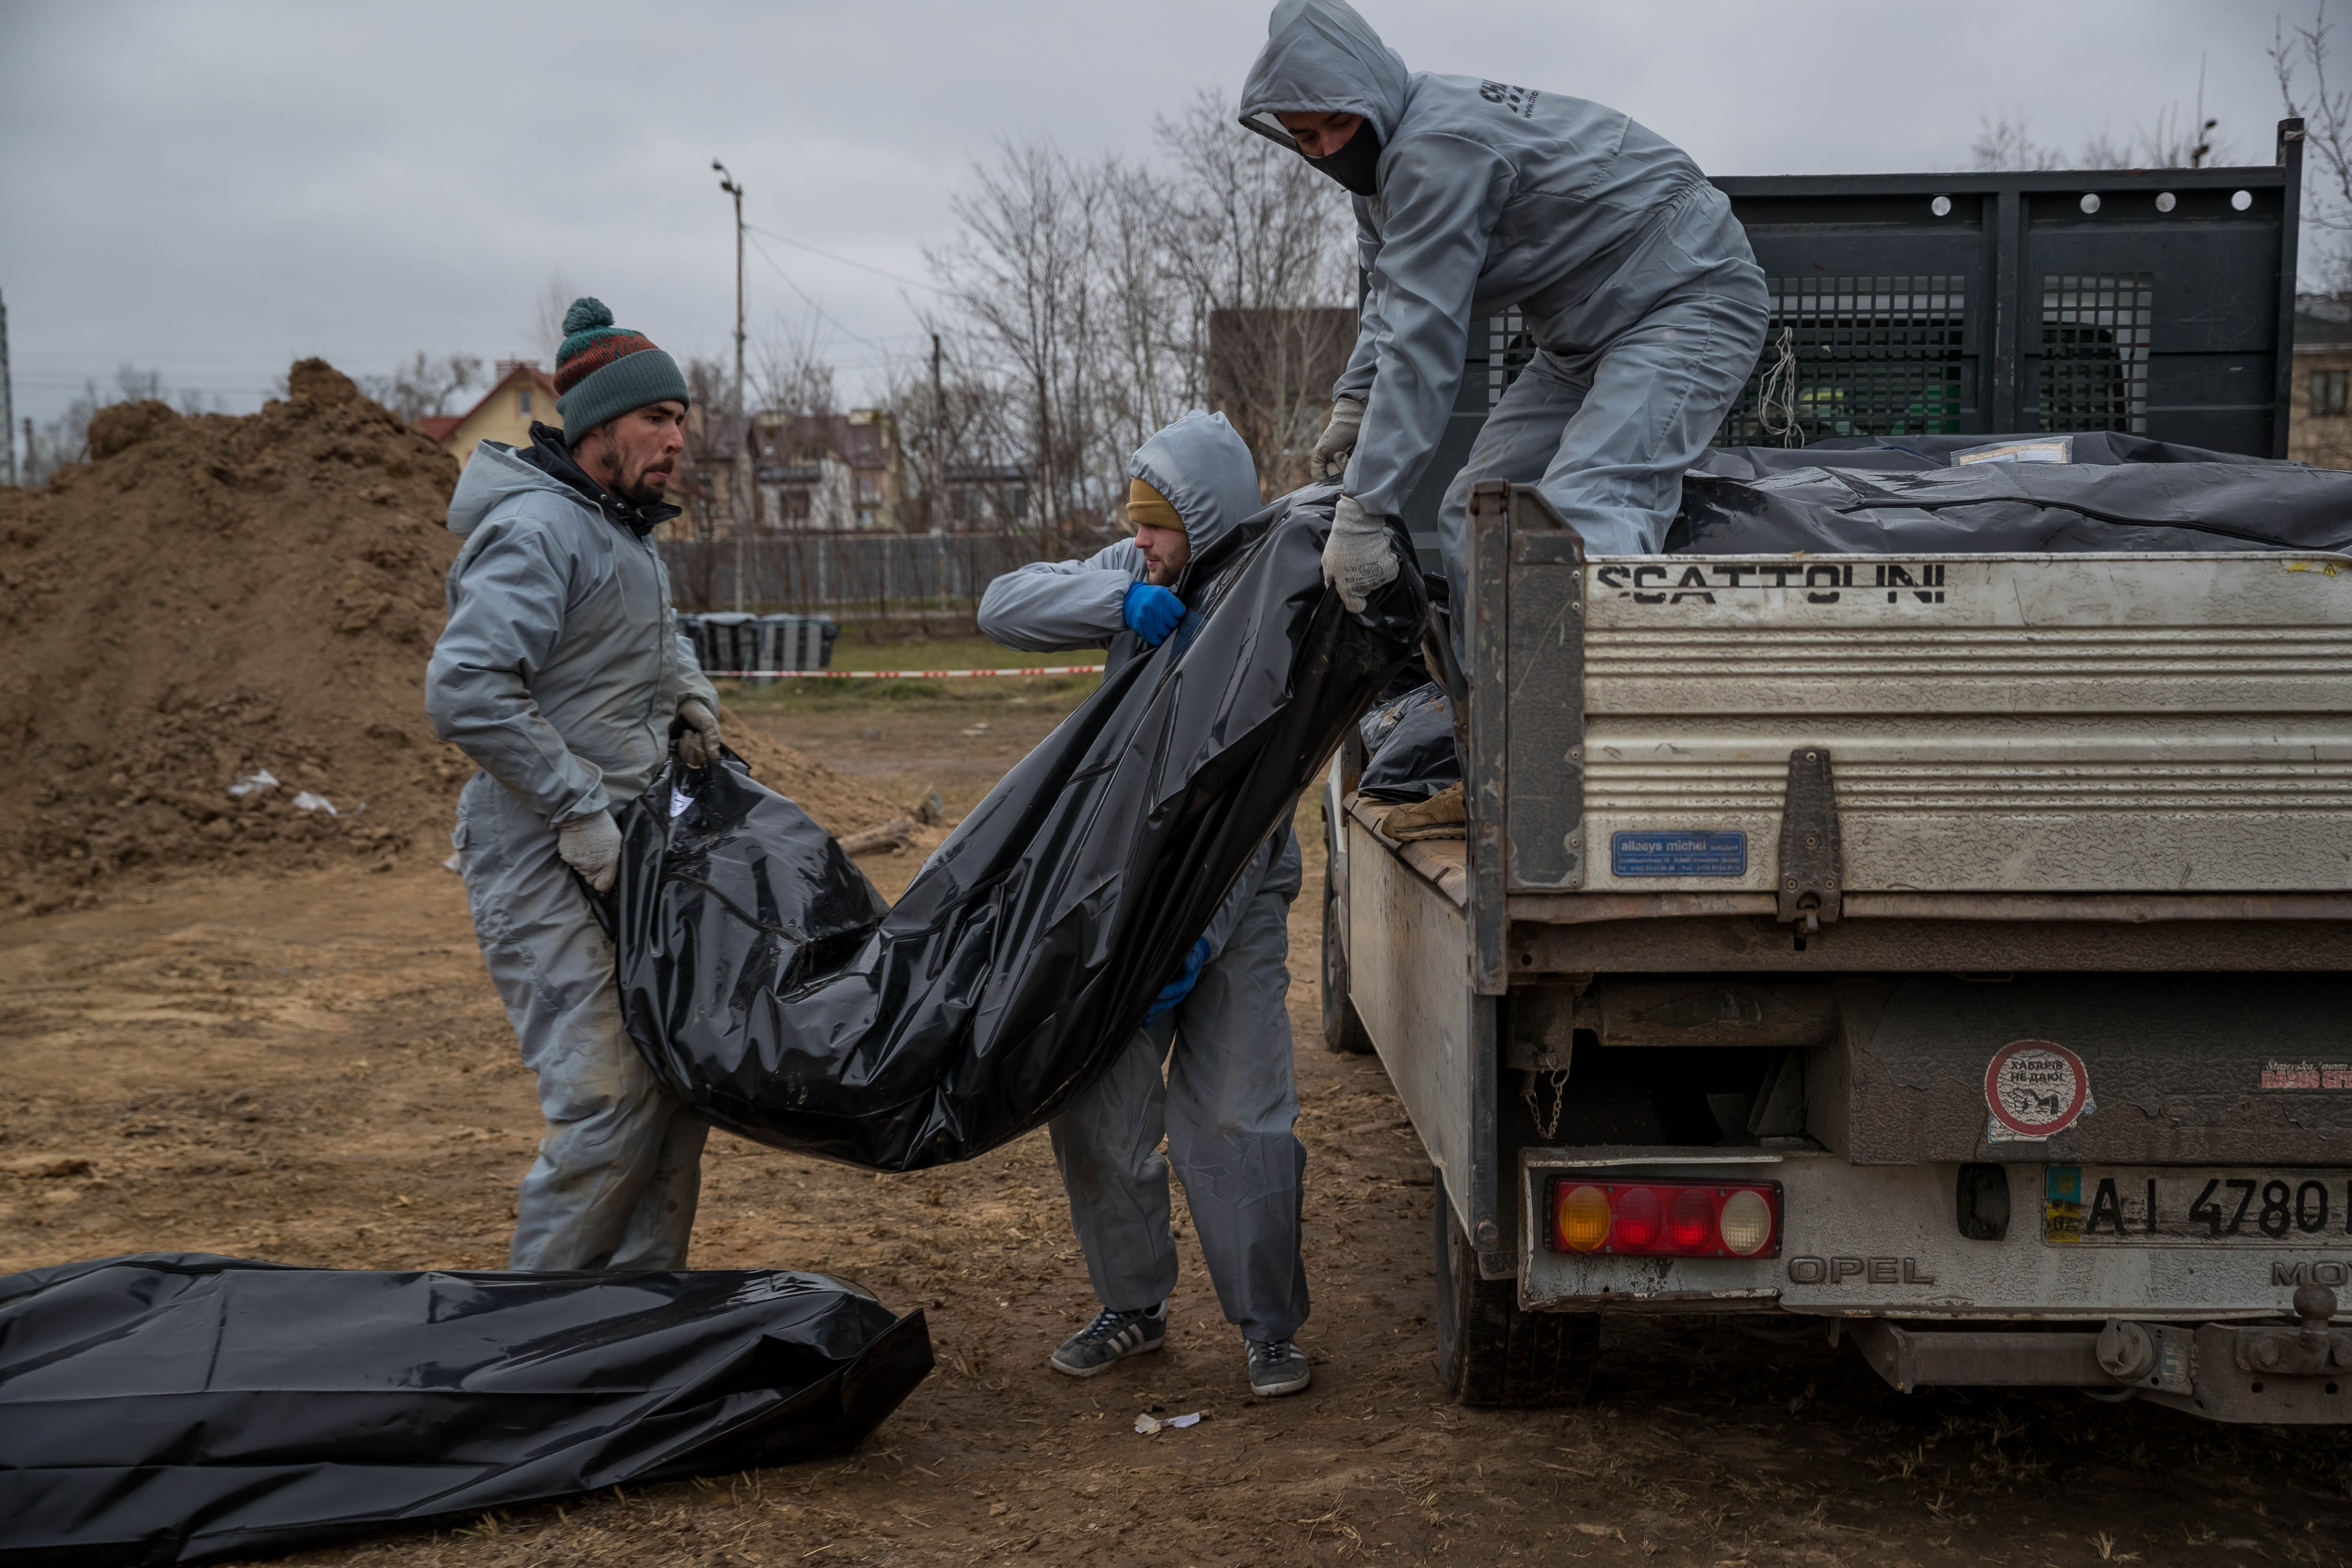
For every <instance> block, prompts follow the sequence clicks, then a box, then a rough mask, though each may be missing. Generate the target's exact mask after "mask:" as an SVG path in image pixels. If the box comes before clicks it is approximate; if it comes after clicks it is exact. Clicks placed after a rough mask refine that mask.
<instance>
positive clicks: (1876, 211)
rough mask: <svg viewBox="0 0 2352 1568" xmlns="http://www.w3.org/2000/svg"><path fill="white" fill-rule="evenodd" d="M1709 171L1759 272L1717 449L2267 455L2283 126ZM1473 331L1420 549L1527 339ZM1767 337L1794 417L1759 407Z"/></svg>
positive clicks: (2272, 426) (1491, 325) (2279, 331)
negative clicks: (1992, 159)
mask: <svg viewBox="0 0 2352 1568" xmlns="http://www.w3.org/2000/svg"><path fill="white" fill-rule="evenodd" d="M1715 184H1717V186H1718V187H1719V188H1720V189H1722V190H1723V191H1724V192H1725V193H1726V194H1727V195H1729V196H1730V197H1731V206H1732V211H1733V213H1734V214H1735V215H1736V216H1738V218H1739V221H1740V222H1741V224H1743V225H1744V226H1746V228H1747V230H1748V244H1749V246H1750V247H1752V248H1753V249H1754V251H1755V253H1756V259H1757V262H1758V264H1759V266H1761V267H1762V268H1763V269H1764V275H1765V279H1766V280H1767V287H1768V289H1769V292H1770V299H1771V312H1772V314H1771V321H1770V325H1769V331H1768V333H1767V341H1766V346H1765V351H1764V353H1763V356H1762V358H1761V359H1760V360H1759V363H1758V365H1757V368H1756V371H1755V373H1754V374H1751V375H1750V376H1749V378H1748V384H1747V386H1746V387H1745V388H1744V389H1743V390H1742V392H1741V393H1740V395H1739V397H1738V400H1737V401H1736V402H1735V403H1734V404H1733V405H1732V409H1731V412H1730V413H1729V415H1728V416H1726V418H1725V420H1724V424H1723V429H1722V432H1721V434H1720V435H1719V436H1718V437H1717V444H1718V445H1723V446H1754V445H1764V446H1769V445H1774V444H1777V443H1779V442H1780V441H1782V440H1783V439H1784V438H1785V439H1789V440H1790V442H1791V444H1796V445H1801V444H1803V443H1804V442H1807V441H1818V440H1822V439H1824V438H1827V437H1839V436H1882V437H1885V436H1891V437H1900V436H1906V435H1920V434H1933V435H1965V434H1978V433H1981V434H1988V435H1992V434H2000V435H2007V434H2011V433H2020V432H2028V431H2036V430H2053V431H2054V430H2116V431H2121V432H2124V433H2125V434H2127V435H2134V436H2146V437H2151V438H2153V439H2156V440H2159V441H2173V442H2179V443H2180V444H2182V445H2185V446H2191V447H2210V448H2211V449H2213V450H2216V451H2222V452H2242V453H2245V454H2247V455H2249V456H2252V457H2263V458H2284V457H2285V456H2286V455H2287V423H2288V411H2289V406H2290V398H2289V393H2288V384H2289V382H2290V381H2291V379H2292V376H2293V373H2294V365H2293V360H2294V348H2293V340H2294V269H2295V249H2296V237H2297V219H2298V216H2299V208H2300V205H2301V202H2302V191H2303V122H2302V121H2300V120H2286V121H2280V122H2279V139H2278V155H2277V161H2276V162H2275V163H2270V164H2263V165H2258V166H2254V167H2251V168H2235V169H2135V170H2083V171H2069V170H2057V171H2049V172H2037V173H2032V174H2027V173H2008V174H1835V175H1829V174H1790V175H1764V176H1739V177H1727V178H1721V179H1717V181H1716V182H1715ZM1484 325H1485V330H1484V331H1479V330H1476V327H1477V324H1476V323H1474V324H1473V331H1471V333H1470V335H1469V350H1468V354H1467V359H1466V363H1465V367H1464V368H1465V374H1464V375H1463V378H1462V384H1461V388H1460V391H1459V393H1458V394H1457V395H1456V396H1455V399H1454V413H1453V416H1452V418H1451V420H1450V421H1449V423H1448V425H1447V426H1446V430H1445V433H1444V437H1442V438H1441V440H1440V442H1439V444H1438V448H1437V451H1436V453H1435V454H1434V455H1433V458H1431V461H1430V465H1429V468H1428V470H1427V471H1426V472H1425V473H1424V474H1423V476H1422V479H1421V482H1420V484H1419V485H1417V486H1416V487H1415V488H1414V489H1413V492H1412V496H1411V497H1410V498H1409V499H1408V500H1406V502H1405V507H1404V519H1405V524H1406V526H1407V528H1408V529H1410V530H1411V531H1412V539H1413V542H1414V544H1415V545H1416V546H1417V547H1419V549H1420V550H1421V552H1422V556H1423V563H1424V564H1425V565H1427V566H1429V567H1431V568H1434V567H1435V566H1436V563H1437V556H1436V545H1437V511H1438V506H1439V504H1440V502H1441V501H1443V500H1444V495H1445V489H1446V486H1447V485H1448V484H1449V483H1451V482H1452V480H1453V479H1454V475H1455V474H1456V473H1458V472H1460V471H1461V468H1462V466H1463V464H1464V462H1465V460H1466V459H1467V458H1468V457H1469V454H1470V444H1471V442H1472V441H1474V440H1475V439H1476V437H1477V434H1478V428H1479V426H1481V425H1483V424H1485V423H1486V412H1487V410H1488V409H1490V408H1492V407H1493V406H1494V405H1495V402H1496V399H1497V398H1499V397H1500V396H1501V395H1502V394H1503V389H1504V388H1505V387H1506V386H1507V385H1509V384H1510V383H1511V381H1512V380H1513V379H1514V378H1515V377H1516V376H1517V374H1518V372H1519V370H1520V368H1521V367H1522V366H1523V365H1525V364H1526V363H1527V362H1528V358H1529V357H1530V356H1531V354H1532V353H1533V345H1532V343H1531V342H1530V341H1529V340H1528V336H1527V333H1526V331H1525V330H1524V327H1523V324H1522V323H1521V322H1520V321H1519V320H1518V317H1517V312H1516V311H1511V312H1507V313H1506V314H1504V315H1499V316H1494V317H1490V318H1488V319H1487V321H1486V322H1485V324H1484ZM1783 345H1785V347H1786V352H1787V353H1788V355H1789V357H1790V360H1791V361H1793V369H1794V386H1793V391H1792V394H1791V396H1790V410H1784V411H1780V412H1782V413H1786V412H1791V411H1792V412H1793V414H1794V416H1795V421H1796V429H1795V430H1794V432H1793V433H1792V434H1791V435H1790V436H1787V437H1784V436H1783V434H1782V433H1781V422H1780V419H1778V418H1776V419H1775V420H1773V421H1772V422H1771V423H1770V424H1769V426H1768V423H1767V421H1766V420H1765V418H1764V417H1763V414H1764V410H1763V407H1762V397H1761V394H1762V384H1763V380H1764V377H1765V375H1766V374H1767V373H1769V371H1770V370H1771V369H1772V368H1773V367H1774V366H1775V365H1776V364H1778V363H1780V357H1781V353H1782V349H1783Z"/></svg>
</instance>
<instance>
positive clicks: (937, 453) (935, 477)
mask: <svg viewBox="0 0 2352 1568" xmlns="http://www.w3.org/2000/svg"><path fill="white" fill-rule="evenodd" d="M0 323H5V317H0ZM947 410H948V400H947V395H946V394H944V393H943V392H941V391H940V335H939V333H937V332H933V333H932V334H931V484H930V489H929V492H927V493H926V494H925V495H924V497H923V521H924V522H925V523H926V524H928V525H929V527H930V529H931V530H932V531H939V529H940V517H939V514H938V513H937V512H935V511H933V510H931V508H932V504H933V503H932V500H931V497H932V495H933V494H936V495H937V496H938V497H939V498H940V500H946V499H947V493H948V464H947V438H948V415H947ZM948 521H950V522H952V521H955V519H954V518H953V517H950V518H949V519H948ZM942 592H944V590H942Z"/></svg>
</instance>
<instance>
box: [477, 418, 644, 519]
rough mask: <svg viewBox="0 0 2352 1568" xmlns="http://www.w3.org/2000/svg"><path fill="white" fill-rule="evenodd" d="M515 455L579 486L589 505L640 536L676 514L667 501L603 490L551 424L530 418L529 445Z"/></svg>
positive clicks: (545, 471) (555, 477) (557, 477)
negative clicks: (637, 500) (629, 498)
mask: <svg viewBox="0 0 2352 1568" xmlns="http://www.w3.org/2000/svg"><path fill="white" fill-rule="evenodd" d="M515 456H516V457H518V458H521V459H522V460H523V461H524V462H526V463H529V464H530V466H531V467H532V468H537V469H538V470H539V471H540V472H541V473H542V474H545V475H546V476H547V477H548V478H549V479H561V480H562V481H563V482H564V483H565V484H567V485H570V486H571V487H572V489H575V490H578V491H579V492H580V494H581V496H582V497H583V499H585V500H586V501H587V502H588V504H589V505H590V506H593V507H594V508H595V509H596V510H598V511H601V512H603V513H604V515H605V517H607V518H608V519H610V520H611V521H613V522H614V523H615V524H617V525H619V526H620V527H622V528H625V529H627V530H628V531H630V532H631V533H634V534H635V535H636V536H637V537H638V538H639V539H643V538H644V537H645V536H646V534H648V533H651V532H652V531H654V530H655V529H656V528H657V527H659V526H660V525H661V524H663V523H665V522H667V521H669V520H670V519H671V518H674V517H676V516H677V515H678V509H677V507H674V506H672V505H670V504H669V503H668V502H667V501H658V500H657V501H647V502H646V504H645V505H643V506H639V505H637V504H636V503H635V502H634V501H626V500H622V499H621V498H620V497H619V496H616V495H614V494H613V493H611V492H610V491H608V490H606V489H604V486H602V485H600V484H598V483H597V482H596V481H595V480H594V479H590V478H589V477H588V470H587V469H585V468H582V467H581V466H580V464H579V461H578V460H577V459H576V458H573V457H572V448H571V447H568V446H566V445H565V444H564V440H563V432H562V431H561V430H559V429H557V428H556V427H555V426H552V425H541V423H539V422H538V421H537V420H533V421H531V426H530V446H528V447H518V448H516V450H515Z"/></svg>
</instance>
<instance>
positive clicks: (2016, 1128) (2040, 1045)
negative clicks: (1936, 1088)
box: [1985, 1040, 2091, 1139]
mask: <svg viewBox="0 0 2352 1568" xmlns="http://www.w3.org/2000/svg"><path fill="white" fill-rule="evenodd" d="M1985 1104H1986V1105H1988V1106H1990V1107H1991V1109H1992V1122H1991V1125H1990V1128H1989V1129H1988V1131H1990V1134H1991V1136H1992V1137H1993V1138H1995V1139H2011V1138H2033V1139H2039V1138H2047V1137H2049V1136H2051V1135H2052V1134H2053V1133H2056V1132H2063V1131H2066V1129H2068V1128H2069V1127H2072V1126H2074V1123H2075V1122H2076V1121H2079V1120H2081V1118H2082V1116H2083V1113H2084V1111H2086V1110H2089V1109H2090V1106H2091V1071H2090V1069H2089V1068H2086V1067H2084V1065H2083V1058H2080V1057H2078V1056H2076V1055H2075V1054H2074V1052H2072V1051H2070V1050H2068V1049H2067V1048H2066V1047H2063V1046H2053V1045H2052V1044H2051V1043H2050V1042H2049V1041H2048V1040H2012V1041H2011V1042H2010V1043H2009V1044H2008V1045H2006V1046H2003V1047H2001V1048H2000V1050H1999V1051H1998V1052H1996V1053H1994V1056H1993V1058H1992V1065H1991V1066H1990V1067H1988V1068H1985Z"/></svg>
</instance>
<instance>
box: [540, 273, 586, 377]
mask: <svg viewBox="0 0 2352 1568" xmlns="http://www.w3.org/2000/svg"><path fill="white" fill-rule="evenodd" d="M576 298H578V296H576V295H574V294H573V293H572V285H571V284H570V283H568V282H566V281H565V280H564V277H563V274H562V273H561V272H551V273H549V274H548V275H547V282H546V283H545V284H544V285H542V286H541V289H540V291H539V300H538V303H537V304H536V305H535V306H534V307H533V308H532V311H531V327H530V341H531V342H534V343H536V344H537V345H538V346H539V352H540V353H541V356H542V357H541V360H540V362H539V363H541V364H543V365H545V366H547V367H548V368H549V369H550V370H553V369H554V368H555V356H556V354H557V353H560V352H561V351H562V348H563V312H564V311H566V310H570V309H572V300H574V299H576Z"/></svg>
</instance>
